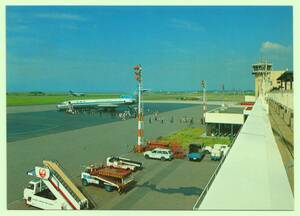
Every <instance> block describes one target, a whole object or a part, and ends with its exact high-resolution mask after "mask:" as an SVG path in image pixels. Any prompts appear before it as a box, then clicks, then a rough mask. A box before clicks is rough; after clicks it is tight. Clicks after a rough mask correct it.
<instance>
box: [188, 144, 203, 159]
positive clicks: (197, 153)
mask: <svg viewBox="0 0 300 216" xmlns="http://www.w3.org/2000/svg"><path fill="white" fill-rule="evenodd" d="M204 155H205V153H204V151H203V145H202V144H190V145H189V153H188V154H187V157H188V159H189V160H190V161H200V160H202V158H203V157H204Z"/></svg>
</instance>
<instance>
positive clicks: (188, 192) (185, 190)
mask: <svg viewBox="0 0 300 216" xmlns="http://www.w3.org/2000/svg"><path fill="white" fill-rule="evenodd" d="M136 187H145V188H149V189H151V190H152V191H157V192H159V193H166V194H175V193H179V194H183V195H184V196H199V195H200V194H201V192H202V191H203V189H202V188H197V187H178V188H157V187H156V185H155V184H152V183H150V182H149V181H146V182H145V183H144V184H142V185H136Z"/></svg>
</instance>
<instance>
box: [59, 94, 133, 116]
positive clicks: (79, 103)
mask: <svg viewBox="0 0 300 216" xmlns="http://www.w3.org/2000/svg"><path fill="white" fill-rule="evenodd" d="M136 101H137V100H136V99H135V98H133V97H131V96H121V97H120V98H111V99H87V100H69V101H64V102H62V103H60V104H58V105H57V106H56V107H57V109H58V110H59V111H67V112H73V111H74V110H80V109H81V110H83V109H106V110H114V109H115V108H117V107H120V106H124V105H125V106H130V105H133V104H135V103H136Z"/></svg>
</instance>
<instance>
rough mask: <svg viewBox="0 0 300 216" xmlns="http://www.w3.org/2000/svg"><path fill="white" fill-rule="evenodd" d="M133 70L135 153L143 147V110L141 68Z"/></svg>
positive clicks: (137, 66) (141, 150) (135, 67)
mask: <svg viewBox="0 0 300 216" xmlns="http://www.w3.org/2000/svg"><path fill="white" fill-rule="evenodd" d="M133 69H134V78H135V79H136V81H137V82H138V133H137V134H138V136H137V137H138V140H137V145H136V149H135V150H136V152H143V146H144V110H143V104H142V103H143V101H142V81H143V79H142V67H141V65H136V66H134V67H133Z"/></svg>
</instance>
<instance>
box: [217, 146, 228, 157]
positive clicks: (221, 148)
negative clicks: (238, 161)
mask: <svg viewBox="0 0 300 216" xmlns="http://www.w3.org/2000/svg"><path fill="white" fill-rule="evenodd" d="M214 149H219V150H220V151H221V152H222V154H223V155H226V154H227V152H228V150H229V146H228V145H225V144H215V145H214Z"/></svg>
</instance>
